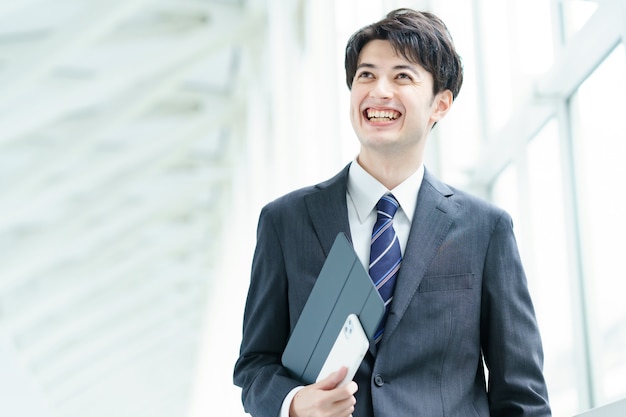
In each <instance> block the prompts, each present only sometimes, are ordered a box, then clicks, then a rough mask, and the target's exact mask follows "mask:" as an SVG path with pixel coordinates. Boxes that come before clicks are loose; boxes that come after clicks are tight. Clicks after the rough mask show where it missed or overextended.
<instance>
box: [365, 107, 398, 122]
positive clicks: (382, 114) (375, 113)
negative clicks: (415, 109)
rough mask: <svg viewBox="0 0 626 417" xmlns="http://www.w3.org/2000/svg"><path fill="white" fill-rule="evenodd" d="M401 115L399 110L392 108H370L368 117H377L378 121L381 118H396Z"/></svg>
mask: <svg viewBox="0 0 626 417" xmlns="http://www.w3.org/2000/svg"><path fill="white" fill-rule="evenodd" d="M399 116H400V114H399V113H398V112H395V111H390V110H368V111H367V117H368V119H376V120H377V121H381V120H395V119H397V118H398V117H399Z"/></svg>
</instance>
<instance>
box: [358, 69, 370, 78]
mask: <svg viewBox="0 0 626 417" xmlns="http://www.w3.org/2000/svg"><path fill="white" fill-rule="evenodd" d="M356 77H357V78H373V77H374V74H372V73H371V72H369V71H361V72H359V73H358V74H357V75H356Z"/></svg>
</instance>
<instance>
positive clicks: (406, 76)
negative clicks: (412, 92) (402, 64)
mask: <svg viewBox="0 0 626 417" xmlns="http://www.w3.org/2000/svg"><path fill="white" fill-rule="evenodd" d="M396 78H398V79H400V80H409V81H411V80H413V77H411V75H410V74H407V73H406V72H401V73H400V74H398V75H396Z"/></svg>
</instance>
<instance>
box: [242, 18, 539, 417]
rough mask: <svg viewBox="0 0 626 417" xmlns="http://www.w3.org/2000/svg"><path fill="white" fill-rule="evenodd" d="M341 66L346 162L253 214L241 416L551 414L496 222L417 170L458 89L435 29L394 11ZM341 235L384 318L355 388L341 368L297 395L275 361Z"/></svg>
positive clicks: (498, 215) (359, 36)
mask: <svg viewBox="0 0 626 417" xmlns="http://www.w3.org/2000/svg"><path fill="white" fill-rule="evenodd" d="M345 63H346V81H347V84H348V88H350V91H351V93H350V94H351V100H350V118H351V122H352V126H353V128H354V131H355V132H356V135H357V137H358V139H359V141H360V144H361V146H360V151H359V153H358V155H357V157H356V158H355V160H354V161H352V162H351V163H350V164H348V165H347V166H346V167H345V169H343V170H342V171H341V172H340V173H339V174H337V175H336V176H335V177H334V178H332V179H330V180H328V181H326V182H324V183H321V184H318V185H316V186H313V187H308V188H305V189H301V190H297V191H294V192H292V193H289V194H287V195H285V196H283V197H281V198H279V199H277V200H275V201H273V202H271V203H269V204H268V205H266V206H265V207H264V208H263V210H262V212H261V215H260V218H259V226H258V233H257V247H256V251H255V255H254V259H253V265H252V276H251V281H250V288H249V292H248V299H247V303H246V310H245V313H244V324H243V339H242V343H241V351H240V357H239V359H238V361H237V364H236V365H235V372H234V380H235V383H236V384H237V385H238V386H240V387H242V399H243V404H244V407H245V409H246V411H247V412H249V413H250V414H252V415H253V416H256V417H266V416H267V417H276V416H291V417H302V416H307V417H308V416H337V417H341V416H351V415H352V416H355V417H386V416H393V417H396V416H397V417H418V416H425V417H434V416H449V417H468V416H501V417H515V416H537V417H538V416H542V417H546V416H550V407H549V404H548V397H547V389H546V385H545V381H544V377H543V371H542V366H543V354H542V347H541V339H540V335H539V331H538V328H537V323H536V320H535V314H534V310H533V305H532V302H531V299H530V295H529V293H528V289H527V284H526V278H525V275H524V271H523V268H522V265H521V262H520V258H519V254H518V250H517V246H516V243H515V237H514V234H513V230H512V225H511V218H510V216H509V215H508V214H507V213H506V212H504V211H503V210H501V209H499V208H497V207H495V206H493V205H491V204H489V203H487V202H485V201H482V200H479V199H477V198H475V197H472V196H471V195H469V194H467V193H465V192H462V191H460V190H457V189H454V188H452V187H450V186H448V185H446V184H444V183H442V182H441V181H439V180H438V179H437V178H436V177H435V176H434V175H433V174H431V173H430V172H429V171H428V170H427V169H425V167H424V160H423V159H424V149H425V146H426V142H427V139H428V135H429V133H430V131H431V129H432V128H433V127H434V125H435V124H436V123H437V122H438V121H440V120H441V119H442V118H443V117H445V115H446V114H447V112H448V111H449V110H450V107H451V106H452V103H453V101H454V99H455V98H456V96H457V94H458V93H459V90H460V87H461V84H462V81H463V72H462V66H461V61H460V58H459V56H458V55H457V53H456V51H455V48H454V44H453V42H452V39H451V37H450V34H449V33H448V30H447V28H446V26H445V25H444V23H443V22H442V21H441V20H440V19H439V18H437V17H436V16H434V15H432V14H430V13H421V12H417V11H413V10H409V9H399V10H395V11H392V12H390V13H389V14H388V15H387V16H386V17H385V18H384V19H383V20H381V21H379V22H376V23H374V24H372V25H369V26H366V27H364V28H362V29H360V30H359V31H357V32H356V33H355V34H354V35H353V36H352V37H351V39H350V40H349V41H348V45H347V47H346V60H345ZM339 232H343V233H345V234H347V235H348V236H349V237H350V240H351V242H352V244H353V246H354V249H355V251H356V253H357V255H358V256H359V259H360V260H361V262H362V263H363V265H364V266H365V267H366V269H369V271H370V275H371V277H372V279H373V280H374V282H375V283H376V285H377V287H379V290H380V293H381V296H382V298H383V299H384V300H385V302H386V314H385V317H384V319H383V322H382V323H381V327H380V330H379V332H378V334H377V335H376V338H375V340H373V341H372V344H371V348H370V351H369V352H368V354H367V356H366V357H365V359H364V360H363V362H362V364H361V367H360V368H359V370H358V372H357V374H356V376H355V379H354V381H352V382H350V383H349V384H346V385H341V386H339V385H338V383H339V381H341V380H342V379H343V376H344V375H345V372H346V370H345V369H344V368H342V369H338V370H337V371H336V372H335V373H333V374H331V375H330V376H328V377H327V378H326V379H324V380H322V381H320V382H317V383H315V384H311V385H306V386H303V385H302V383H301V382H300V381H297V380H295V379H293V378H292V377H291V376H290V375H289V373H288V372H287V370H286V369H284V368H283V367H282V365H281V362H280V358H281V355H282V352H283V350H284V348H285V345H286V343H287V340H288V338H289V334H290V332H291V330H292V329H293V327H294V326H295V323H296V321H297V319H298V317H299V315H300V313H301V312H302V309H303V307H304V303H305V302H306V300H307V297H308V295H309V293H310V291H311V289H312V287H313V284H314V282H315V278H316V277H317V275H318V274H319V272H320V269H321V267H322V265H323V263H324V260H325V256H326V254H328V251H329V249H330V247H331V246H332V243H333V241H334V239H335V236H336V235H337V233H339ZM383 236H384V237H385V239H387V238H388V240H387V241H385V242H383V243H381V241H383V240H384V239H383ZM381 265H389V266H388V267H387V266H384V267H382V268H381V267H380V266H381ZM485 365H486V367H487V369H488V372H486V370H485Z"/></svg>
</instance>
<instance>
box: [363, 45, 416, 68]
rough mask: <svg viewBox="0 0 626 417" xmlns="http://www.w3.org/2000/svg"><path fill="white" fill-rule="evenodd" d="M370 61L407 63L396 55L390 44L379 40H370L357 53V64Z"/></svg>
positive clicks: (400, 56)
mask: <svg viewBox="0 0 626 417" xmlns="http://www.w3.org/2000/svg"><path fill="white" fill-rule="evenodd" d="M371 59H383V60H388V59H394V60H402V61H406V62H408V61H407V59H406V58H404V57H403V56H402V55H398V54H397V53H396V51H395V50H394V48H393V45H391V42H389V41H386V40H381V39H374V40H371V41H369V42H368V43H366V44H365V46H363V49H361V52H360V53H359V60H358V63H361V62H364V61H367V60H371Z"/></svg>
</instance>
